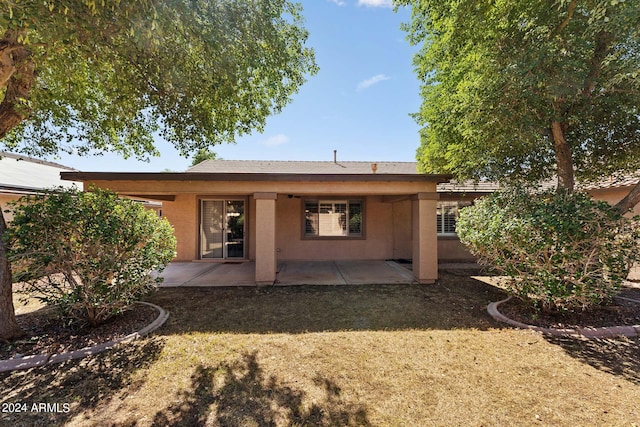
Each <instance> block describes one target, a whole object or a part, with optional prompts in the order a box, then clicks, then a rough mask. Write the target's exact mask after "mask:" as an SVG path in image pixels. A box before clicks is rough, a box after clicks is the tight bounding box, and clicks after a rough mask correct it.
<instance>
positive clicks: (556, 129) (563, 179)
mask: <svg viewBox="0 0 640 427" xmlns="http://www.w3.org/2000/svg"><path fill="white" fill-rule="evenodd" d="M565 130H566V125H564V124H563V123H560V122H552V123H551V132H552V134H553V151H555V153H556V164H557V169H558V171H557V172H558V188H564V189H566V190H568V191H569V192H573V189H574V187H575V180H574V177H573V158H572V157H571V147H569V144H567V141H566V140H565V139H564V132H565Z"/></svg>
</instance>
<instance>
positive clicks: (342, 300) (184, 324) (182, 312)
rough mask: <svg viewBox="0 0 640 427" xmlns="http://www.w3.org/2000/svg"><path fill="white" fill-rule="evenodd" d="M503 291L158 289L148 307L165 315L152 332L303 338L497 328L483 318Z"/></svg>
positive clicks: (441, 285)
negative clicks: (155, 306)
mask: <svg viewBox="0 0 640 427" xmlns="http://www.w3.org/2000/svg"><path fill="white" fill-rule="evenodd" d="M502 298H504V293H503V292H502V291H501V290H499V289H497V288H495V287H493V286H490V285H487V284H486V283H483V282H480V281H476V280H474V279H471V278H470V277H460V276H453V275H443V277H442V278H441V280H440V281H439V282H438V283H437V284H435V285H354V286H290V287H270V288H164V289H160V290H159V291H158V293H157V294H155V295H154V296H153V297H152V298H151V301H152V302H154V303H156V304H158V305H160V306H162V307H164V308H165V309H167V310H168V311H169V312H171V317H170V318H169V320H168V322H167V323H166V324H165V326H163V328H161V329H160V330H159V331H158V333H161V334H181V333H188V332H196V331H197V332H230V333H304V332H322V331H348V330H407V329H438V330H449V329H479V330H486V329H489V328H496V327H504V325H501V324H499V323H497V322H495V321H494V320H493V319H492V318H491V317H490V316H489V315H488V314H487V312H486V306H487V304H488V303H489V302H491V301H497V300H499V299H502Z"/></svg>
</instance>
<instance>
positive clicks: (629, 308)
mask: <svg viewBox="0 0 640 427" xmlns="http://www.w3.org/2000/svg"><path fill="white" fill-rule="evenodd" d="M619 296H623V297H626V298H632V299H636V300H640V289H635V288H624V289H623V290H622V291H621V292H620V294H619ZM498 310H499V311H500V312H501V313H502V314H504V315H505V316H507V317H508V318H510V319H512V320H516V321H518V322H521V323H525V324H528V325H535V326H541V327H543V328H555V329H563V328H567V329H575V328H578V327H579V328H600V327H606V326H631V325H640V304H639V303H635V302H630V301H623V300H619V299H614V300H613V302H612V303H611V304H610V305H605V306H601V307H595V308H592V309H590V310H586V311H566V312H559V313H548V312H543V311H541V310H536V309H535V308H533V307H531V306H530V305H528V304H526V303H524V302H522V301H521V300H519V299H516V298H512V299H511V300H509V301H507V302H505V303H502V304H500V306H499V307H498Z"/></svg>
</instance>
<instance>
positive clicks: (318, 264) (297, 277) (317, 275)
mask: <svg viewBox="0 0 640 427" xmlns="http://www.w3.org/2000/svg"><path fill="white" fill-rule="evenodd" d="M277 284H278V285H284V286H286V285H344V284H346V282H345V280H344V277H342V275H341V274H340V271H339V270H338V268H337V267H336V265H335V263H334V262H333V261H286V262H281V263H280V264H279V265H278V279H277Z"/></svg>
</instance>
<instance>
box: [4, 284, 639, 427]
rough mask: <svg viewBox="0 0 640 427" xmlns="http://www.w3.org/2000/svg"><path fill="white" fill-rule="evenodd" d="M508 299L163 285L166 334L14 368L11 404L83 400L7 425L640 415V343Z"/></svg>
mask: <svg viewBox="0 0 640 427" xmlns="http://www.w3.org/2000/svg"><path fill="white" fill-rule="evenodd" d="M502 296H503V294H502V291H500V290H497V289H496V288H493V287H491V286H488V285H486V284H483V283H480V282H477V281H474V280H472V279H469V278H467V277H457V276H451V275H448V276H445V277H444V278H443V280H441V282H440V283H439V284H437V285H433V286H395V285H394V286H353V287H287V288H268V289H203V288H198V289H180V288H177V289H163V290H161V291H160V292H158V294H157V295H156V296H155V297H154V298H153V302H154V303H157V304H159V305H161V306H163V307H164V308H166V309H168V310H169V311H170V312H171V317H170V319H169V321H168V322H167V324H166V325H165V326H164V327H163V328H162V329H160V330H159V332H158V333H159V334H160V336H156V337H155V338H153V339H150V340H147V341H143V342H140V343H137V344H135V345H134V346H131V347H123V348H121V349H119V350H116V351H112V352H109V353H106V354H103V355H101V356H98V357H96V358H92V359H88V360H85V361H81V362H72V363H69V364H67V365H64V366H58V367H48V368H43V369H34V370H31V371H28V372H23V373H13V374H9V375H5V376H3V377H2V381H3V386H4V387H5V390H7V393H6V394H3V396H2V398H1V399H2V402H15V401H29V402H33V401H45V402H71V403H72V405H71V412H70V413H68V414H48V415H47V414H20V415H17V414H12V415H10V416H9V415H8V414H1V415H0V416H2V417H3V418H1V419H0V424H2V422H3V421H5V422H6V421H10V422H11V425H29V426H31V425H51V424H53V425H55V424H56V423H58V424H61V425H62V424H65V425H86V426H95V425H98V426H100V425H104V426H107V425H108V426H111V425H116V426H131V425H136V426H150V425H157V426H166V425H175V426H178V425H183V426H193V425H211V426H270V425H276V426H294V425H298V426H303V425H309V426H311V425H314V426H315V425H322V426H344V425H363V426H367V425H371V426H380V425H382V426H401V425H402V426H404V425H560V426H562V425H567V426H569V425H571V426H574V425H632V423H634V422H635V423H640V410H639V409H638V406H637V401H638V399H640V351H639V350H638V344H639V341H638V340H605V341H595V342H585V341H575V340H570V341H549V340H546V339H545V338H544V337H543V336H541V335H538V334H535V333H533V332H529V331H522V330H515V329H510V328H506V327H504V326H503V325H501V324H498V323H496V322H494V321H493V320H492V319H491V318H490V317H489V316H488V315H487V314H486V312H485V307H486V304H487V303H488V302H490V301H495V300H497V299H500V298H502ZM608 360H610V361H611V362H610V363H609V362H608ZM8 417H10V419H9V418H8Z"/></svg>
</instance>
